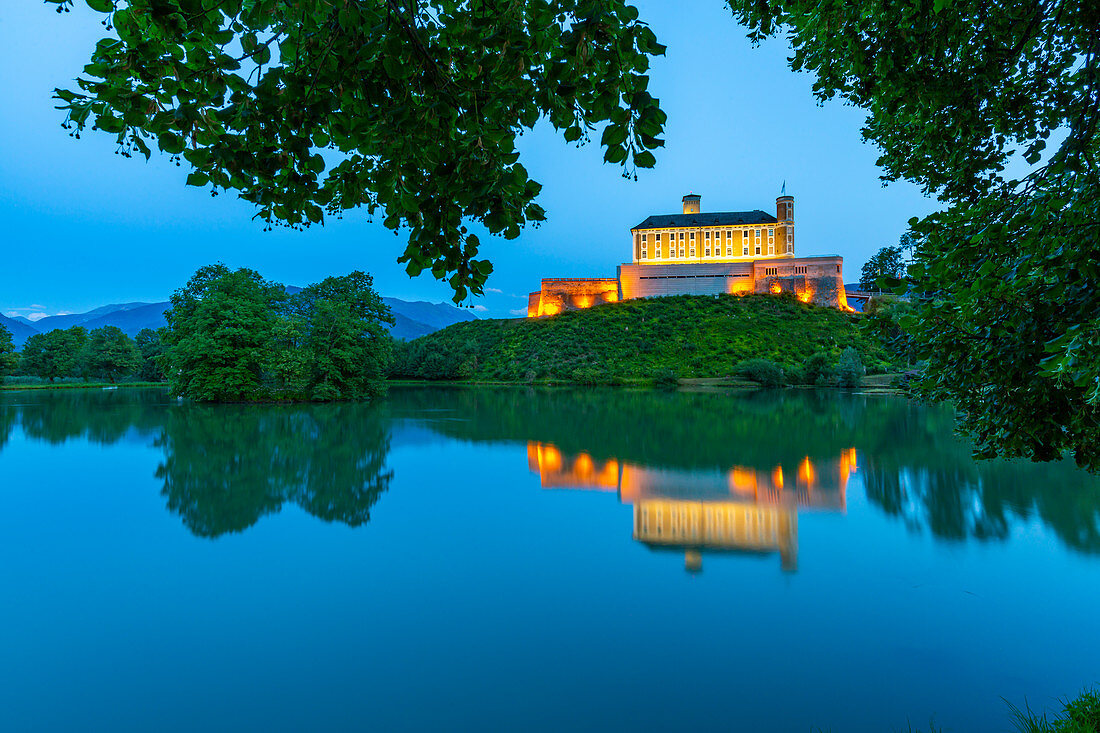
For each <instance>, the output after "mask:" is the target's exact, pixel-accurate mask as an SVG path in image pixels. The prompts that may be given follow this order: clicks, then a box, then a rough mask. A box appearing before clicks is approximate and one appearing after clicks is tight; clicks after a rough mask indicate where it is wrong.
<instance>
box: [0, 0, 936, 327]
mask: <svg viewBox="0 0 1100 733" xmlns="http://www.w3.org/2000/svg"><path fill="white" fill-rule="evenodd" d="M637 5H638V7H639V9H640V11H641V15H642V18H643V19H645V20H647V21H648V22H649V23H650V24H651V26H652V27H653V29H654V31H655V32H656V34H657V37H658V39H659V40H660V41H661V42H662V43H665V44H667V46H668V51H667V55H666V56H665V57H664V58H661V59H658V60H657V61H656V62H655V64H654V68H653V69H652V71H651V82H650V91H651V92H652V93H653V94H654V95H655V96H657V97H659V98H660V100H661V105H662V107H663V109H664V110H665V112H666V113H667V114H668V125H667V129H666V135H665V138H666V140H667V143H666V146H665V147H664V148H662V149H660V150H658V151H657V156H658V162H657V166H656V168H654V169H653V170H648V171H640V172H639V180H638V181H637V182H635V181H633V180H627V179H624V178H623V177H622V176H621V170H620V169H619V168H618V167H616V166H609V165H605V164H603V163H602V162H601V160H602V155H601V150H600V148H599V147H598V146H597V145H595V144H590V145H588V146H586V147H583V148H579V149H578V148H577V147H576V146H575V145H572V144H568V143H565V142H564V141H563V140H562V139H561V137H560V136H559V135H557V134H556V133H555V132H554V131H553V130H552V129H551V128H549V126H548V125H540V126H539V127H538V128H536V130H535V131H534V132H533V133H529V134H527V135H525V136H524V137H523V138H521V150H522V154H523V157H522V162H523V163H524V165H525V167H526V168H527V170H528V172H529V173H530V175H531V177H532V178H534V179H535V180H537V181H540V182H541V183H542V184H543V192H542V196H541V198H540V203H541V204H542V205H543V207H544V208H545V209H546V210H547V212H548V216H549V220H548V221H547V222H545V223H543V225H542V226H540V227H538V228H528V229H526V230H525V231H524V232H523V234H522V235H521V236H520V238H519V239H517V240H512V241H506V240H503V239H497V238H483V240H482V241H483V249H482V254H483V256H487V257H488V258H489V259H490V260H492V262H493V263H494V266H495V272H494V273H493V275H492V277H491V278H490V281H489V284H488V288H489V292H487V293H486V295H485V296H484V297H483V298H479V299H477V300H476V301H474V302H475V303H476V304H477V305H478V306H479V308H478V311H479V313H480V314H481V315H483V316H508V315H509V313H510V312H512V311H516V312H518V311H519V309H522V308H524V307H525V305H526V293H527V292H529V291H532V290H536V289H537V288H538V285H539V279H540V278H542V277H569V276H603V277H613V276H614V274H615V266H616V265H617V264H619V263H621V262H623V261H624V260H626V259H627V258H628V257H629V252H630V232H629V230H630V227H631V226H633V225H634V224H637V223H638V222H639V221H641V220H642V219H644V218H645V217H646V216H649V215H650V214H663V213H672V212H675V211H678V210H679V206H680V197H681V196H682V195H683V194H685V193H688V192H689V191H692V192H695V193H698V194H700V195H702V197H703V200H702V208H703V210H704V211H730V210H747V209H763V210H765V211H771V212H773V213H774V205H775V197H776V196H777V195H778V194H779V189H780V186H781V185H782V183H783V181H784V180H785V181H786V183H787V192H788V193H790V194H792V195H794V196H795V201H796V239H795V244H796V252H797V253H798V254H833V253H836V254H841V255H843V256H844V258H845V279H846V280H847V281H848V282H853V281H855V280H857V279H858V275H859V269H860V267H861V266H862V264H863V263H864V261H865V260H866V259H867V257H868V256H870V255H871V254H873V253H874V252H875V251H877V250H878V248H879V247H882V246H885V245H888V244H895V243H896V242H897V240H898V237H899V236H900V235H901V233H902V232H903V231H904V230H905V227H906V222H907V221H908V219H909V218H910V217H911V216H915V215H923V214H925V213H928V212H929V211H931V210H933V209H934V208H935V206H934V202H933V201H931V200H929V199H927V198H925V197H924V196H923V195H922V194H921V193H920V191H919V190H918V189H917V188H916V187H915V186H912V185H910V184H907V183H895V184H890V185H889V186H887V187H883V186H882V183H881V181H880V180H879V169H878V168H877V166H876V165H875V159H876V157H877V153H876V150H875V149H874V148H873V147H871V146H869V145H866V144H864V143H863V142H862V141H861V139H860V134H859V127H860V124H861V121H862V120H863V113H862V112H861V111H860V110H857V109H853V108H851V107H846V106H843V105H842V104H840V103H838V102H832V103H829V104H827V105H825V106H818V105H817V104H816V102H815V101H814V99H813V97H812V96H811V93H810V87H811V84H812V81H813V79H812V77H811V76H809V75H807V74H795V73H794V72H792V71H791V70H790V69H789V67H788V65H787V61H786V57H787V55H788V53H789V49H788V48H787V46H786V45H785V44H784V43H781V42H769V43H766V44H764V45H762V46H760V47H757V48H753V47H752V45H751V44H750V43H749V42H748V41H747V40H746V39H745V32H744V29H743V28H741V27H739V26H738V25H737V24H736V23H734V21H733V18H732V15H731V14H730V12H729V11H728V10H727V9H726V8H725V7H724V4H723V3H722V2H721V1H720V0H688V1H682V2H676V3H668V2H659V1H657V0H650V1H649V2H639V3H637ZM104 33H105V31H104V29H103V28H102V27H101V26H100V25H99V23H98V21H97V16H96V14H94V13H92V12H90V11H88V10H87V9H86V8H84V7H77V8H75V9H74V10H73V12H71V13H67V14H63V15H58V14H57V13H56V12H54V10H53V6H52V5H45V4H43V3H40V2H37V1H36V0H8V1H7V2H5V8H4V12H3V14H2V15H0V89H3V94H4V108H5V110H4V114H2V115H0V181H2V182H3V185H2V186H0V221H2V222H3V228H2V229H0V311H2V312H4V313H6V314H9V315H10V314H22V315H26V314H29V313H34V312H40V313H46V314H54V313H60V312H80V311H84V310H88V309H90V308H94V307H97V306H99V305H103V304H106V303H115V302H124V301H135V300H144V301H157V300H163V299H165V298H166V297H167V296H168V295H169V294H170V293H171V291H172V290H174V289H175V288H177V287H179V286H180V285H182V284H183V283H184V282H185V281H186V280H187V278H188V277H189V275H190V274H191V273H192V272H194V270H195V269H196V268H198V267H199V266H201V265H204V264H207V263H210V262H216V261H222V262H225V263H226V264H228V265H230V266H232V267H238V266H247V267H252V268H254V269H256V270H259V271H260V272H261V273H262V274H263V275H264V276H265V277H268V278H270V279H273V280H277V281H280V282H284V283H289V284H296V285H305V284H308V283H310V282H315V281H317V280H320V279H321V278H324V277H326V276H328V275H333V274H343V273H346V272H349V271H351V270H356V269H361V270H365V271H367V272H370V273H372V274H373V275H374V277H375V284H376V287H377V289H378V290H379V291H380V292H381V293H382V294H384V295H390V296H394V297H399V298H405V299H411V300H431V301H437V302H438V301H444V300H448V299H449V297H450V294H449V289H448V288H447V286H446V285H445V284H443V283H440V282H438V281H436V280H434V279H432V278H431V277H430V275H428V276H422V277H419V278H413V279H410V278H409V277H408V276H407V275H406V274H405V272H404V268H403V267H402V266H401V265H398V264H397V263H396V258H397V257H398V256H399V255H400V253H401V251H402V250H403V249H404V239H403V237H402V236H400V235H398V236H394V234H393V233H392V232H390V231H388V230H386V229H385V228H384V227H383V226H382V224H381V223H380V222H377V221H376V222H369V221H368V220H367V217H366V215H365V213H359V212H353V213H352V214H351V215H349V216H347V217H345V218H344V219H343V220H340V221H331V222H329V223H328V224H326V225H325V226H324V227H317V228H313V229H311V230H308V231H306V232H293V231H287V230H281V229H276V230H275V231H273V232H264V231H262V229H263V227H262V224H260V223H259V222H255V221H253V220H252V218H251V217H252V214H253V213H254V212H253V209H252V208H251V206H250V205H248V204H247V203H245V202H242V201H240V200H237V199H235V198H234V197H233V196H232V195H223V196H219V197H217V198H211V197H210V194H209V192H207V191H204V190H201V189H196V188H192V187H186V186H184V185H183V182H184V178H185V177H186V174H187V168H186V167H176V166H175V165H173V164H171V163H170V162H169V161H168V159H167V157H158V156H154V157H153V158H152V160H151V161H150V162H148V163H146V162H145V161H144V160H143V159H140V158H133V159H125V158H122V157H121V156H117V155H115V154H114V144H113V142H112V140H111V137H110V136H108V135H104V134H102V133H100V134H96V133H91V132H88V133H87V134H85V135H84V136H83V137H82V139H81V140H74V139H72V138H70V137H69V136H68V133H67V132H66V131H65V130H62V129H61V127H60V123H61V119H62V118H61V114H60V113H59V112H58V111H57V110H55V109H53V102H52V100H51V99H50V94H51V90H52V89H53V88H54V87H56V86H68V85H70V84H71V81H70V80H71V79H72V78H73V77H74V76H76V75H77V74H78V73H79V71H80V70H81V68H82V67H83V65H84V63H86V61H87V57H88V55H89V54H90V52H91V50H92V48H93V46H94V44H95V41H96V40H97V39H98V38H100V37H101V36H102V35H103V34H104ZM595 137H596V139H598V137H599V136H598V134H597V135H596V136H595Z"/></svg>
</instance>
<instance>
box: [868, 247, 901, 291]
mask: <svg viewBox="0 0 1100 733" xmlns="http://www.w3.org/2000/svg"><path fill="white" fill-rule="evenodd" d="M904 275H905V260H903V259H902V249H901V247H883V248H882V249H880V250H879V251H878V252H876V253H874V254H873V255H871V258H870V259H869V260H867V262H865V263H863V270H862V271H861V273H860V277H859V289H860V290H881V289H882V285H881V284H880V283H881V281H882V280H883V279H885V278H892V279H895V280H900V279H901V278H902V277H903V276H904Z"/></svg>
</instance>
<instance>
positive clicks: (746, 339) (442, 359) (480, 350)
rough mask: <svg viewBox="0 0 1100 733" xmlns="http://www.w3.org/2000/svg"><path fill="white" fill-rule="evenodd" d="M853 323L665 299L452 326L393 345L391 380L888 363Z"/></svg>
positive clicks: (833, 316)
mask: <svg viewBox="0 0 1100 733" xmlns="http://www.w3.org/2000/svg"><path fill="white" fill-rule="evenodd" d="M859 318H860V316H857V315H853V314H851V313H844V312H841V311H839V310H836V309H834V308H825V307H817V306H813V305H806V304H803V303H800V302H798V301H797V300H795V299H793V298H787V297H776V296H768V295H749V296H742V297H738V296H731V295H721V296H717V297H715V296H690V295H682V296H673V297H665V298H653V299H644V300H630V301H626V302H622V303H608V304H604V305H599V306H595V307H593V308H589V309H587V310H581V311H569V312H565V313H561V314H559V315H556V316H552V317H550V318H539V319H534V318H519V319H508V320H480V321H475V322H469V323H459V324H456V325H452V326H449V327H447V328H444V329H442V330H441V331H437V332H435V333H433V334H430V335H427V336H423V337H421V338H418V339H415V340H414V341H411V342H408V343H406V344H400V345H399V346H398V348H397V351H396V354H395V362H394V366H393V368H392V370H391V374H392V376H393V377H396V378H410V379H469V380H488V381H517V382H519V381H532V380H540V381H541V380H548V381H578V382H599V383H604V382H618V381H635V380H651V379H653V378H655V377H656V376H658V375H660V374H661V373H663V372H666V373H667V372H671V373H672V374H673V375H675V376H676V377H679V378H704V377H728V376H732V375H734V374H735V373H736V371H737V369H736V367H737V365H738V364H739V363H740V362H743V361H745V360H748V359H754V358H763V359H768V360H770V361H773V362H776V363H777V364H780V365H782V366H784V367H786V368H787V369H788V370H791V369H794V368H799V367H800V366H801V365H802V363H803V362H804V361H805V360H806V359H807V358H808V357H809V356H811V355H813V354H815V353H818V352H826V353H827V354H828V355H829V357H830V360H831V361H832V362H833V363H835V362H836V360H837V359H839V356H840V353H841V351H843V350H844V349H845V348H846V347H848V346H852V347H854V348H855V349H856V350H857V351H859V353H860V355H861V357H862V359H863V363H864V364H865V365H867V367H868V369H869V370H870V371H884V370H887V369H888V368H889V366H890V364H889V361H888V357H887V355H886V353H885V351H884V350H883V349H882V347H881V345H880V344H879V343H878V342H877V341H876V340H875V339H873V338H872V337H870V336H868V335H866V334H864V333H863V332H861V331H860V329H859V328H858V327H857V321H858V319H859Z"/></svg>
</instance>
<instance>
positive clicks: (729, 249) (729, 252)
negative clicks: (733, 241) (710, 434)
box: [726, 244, 733, 257]
mask: <svg viewBox="0 0 1100 733" xmlns="http://www.w3.org/2000/svg"><path fill="white" fill-rule="evenodd" d="M726 257H733V246H732V245H729V244H727V245H726Z"/></svg>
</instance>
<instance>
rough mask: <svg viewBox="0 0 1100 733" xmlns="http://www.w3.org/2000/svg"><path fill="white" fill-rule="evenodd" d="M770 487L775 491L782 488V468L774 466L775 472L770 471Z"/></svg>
mask: <svg viewBox="0 0 1100 733" xmlns="http://www.w3.org/2000/svg"><path fill="white" fill-rule="evenodd" d="M772 486H774V487H775V488H777V489H782V488H783V467H782V466H776V467H775V470H774V471H772Z"/></svg>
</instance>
